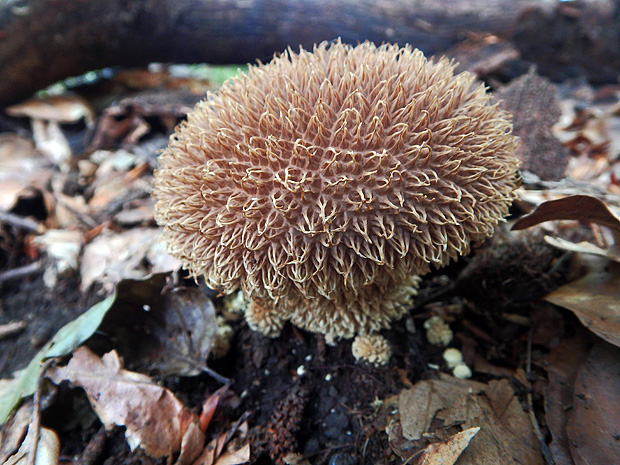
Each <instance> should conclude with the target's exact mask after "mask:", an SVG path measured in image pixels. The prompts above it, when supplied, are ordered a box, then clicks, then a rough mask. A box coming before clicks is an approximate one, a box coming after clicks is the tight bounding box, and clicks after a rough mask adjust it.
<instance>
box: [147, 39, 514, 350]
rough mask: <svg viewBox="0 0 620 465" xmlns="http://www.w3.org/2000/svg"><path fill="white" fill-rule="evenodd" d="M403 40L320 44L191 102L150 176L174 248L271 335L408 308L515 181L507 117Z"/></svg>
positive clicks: (348, 328) (464, 248)
mask: <svg viewBox="0 0 620 465" xmlns="http://www.w3.org/2000/svg"><path fill="white" fill-rule="evenodd" d="M454 67H455V64H454V63H453V62H450V61H449V60H447V59H440V60H438V61H434V60H427V59H426V58H425V57H424V55H423V54H422V52H420V51H418V50H414V49H412V48H410V47H402V48H400V47H398V46H397V45H382V46H380V47H377V46H375V45H373V44H372V43H369V42H365V43H362V44H360V45H357V46H355V47H353V46H349V45H345V44H343V43H341V42H340V41H337V42H335V43H322V44H320V45H317V46H315V47H314V50H313V51H312V52H310V51H306V50H303V49H300V51H299V53H295V52H293V51H291V50H288V51H287V52H284V53H283V54H282V55H280V56H278V57H276V58H274V59H273V60H272V61H271V62H270V63H268V64H265V65H262V64H261V65H257V66H253V67H250V69H249V72H248V74H247V75H242V76H240V77H237V78H233V79H230V80H228V81H227V82H226V83H224V85H223V86H222V87H221V88H220V90H219V91H217V92H215V93H210V94H208V96H207V98H206V99H205V100H204V101H202V102H200V103H198V105H197V106H196V108H195V109H194V111H193V112H192V113H190V114H189V115H188V117H187V121H186V122H184V123H182V124H181V125H180V126H179V127H178V128H177V130H176V132H175V133H174V134H173V135H172V136H171V138H170V143H169V146H168V148H167V149H166V150H165V151H164V152H163V154H162V155H161V156H160V158H159V163H160V167H159V169H158V170H157V171H156V174H155V187H154V196H155V198H156V200H157V203H156V207H155V217H156V219H157V221H158V223H159V224H160V225H163V226H164V232H163V237H164V240H165V241H166V242H167V246H168V250H169V251H170V253H171V254H172V255H174V256H176V257H178V258H180V259H181V260H182V261H183V263H184V266H185V267H186V268H187V269H188V270H189V271H190V273H191V274H192V275H193V276H194V277H196V278H197V277H201V276H202V277H204V278H206V281H207V284H208V285H209V286H211V287H213V288H215V289H218V290H220V291H222V292H223V293H230V292H232V291H234V290H235V289H237V288H241V289H242V290H243V291H244V292H245V293H246V294H247V295H248V296H249V299H250V305H249V307H248V309H247V311H246V319H247V321H248V323H249V325H250V327H252V328H253V329H257V330H259V331H261V332H263V333H265V334H268V335H271V336H275V335H277V334H278V333H279V331H280V329H281V328H282V326H283V324H284V322H285V321H287V320H290V321H291V322H292V323H293V324H295V325H297V326H299V327H302V328H305V329H308V330H310V331H314V332H318V333H323V334H325V335H326V338H327V340H328V341H333V340H334V339H336V338H350V337H353V336H354V335H356V334H368V333H371V332H373V331H377V330H379V329H382V328H386V327H388V326H389V324H390V322H391V321H393V320H395V319H397V318H400V317H401V316H402V315H403V314H404V313H406V311H407V304H408V302H409V300H410V298H411V296H412V294H414V293H415V290H414V284H415V283H416V279H417V278H416V275H420V274H424V273H426V272H428V271H429V270H430V269H431V267H432V266H435V267H440V266H443V265H445V264H447V263H448V262H449V261H450V260H453V259H456V258H457V257H458V256H459V255H460V254H465V253H467V252H468V250H469V248H470V245H471V244H478V243H480V242H481V241H483V240H484V239H485V238H487V237H489V236H490V235H491V234H492V233H493V230H494V226H495V225H496V224H497V223H498V221H500V220H501V219H502V218H503V217H504V216H505V215H506V214H507V212H508V207H509V205H510V203H511V202H512V200H513V198H514V193H513V191H514V189H515V188H516V186H517V184H518V174H517V169H518V162H517V159H516V158H515V156H514V155H513V152H514V150H515V147H516V138H515V137H514V136H512V135H511V128H512V126H511V123H510V121H509V118H508V117H507V115H506V113H505V112H504V111H502V110H500V109H499V108H498V107H497V106H496V105H493V104H492V103H491V102H490V97H489V96H488V95H487V94H486V92H485V87H484V86H483V85H481V84H477V83H476V82H475V78H474V76H473V75H472V74H469V73H461V74H458V75H454Z"/></svg>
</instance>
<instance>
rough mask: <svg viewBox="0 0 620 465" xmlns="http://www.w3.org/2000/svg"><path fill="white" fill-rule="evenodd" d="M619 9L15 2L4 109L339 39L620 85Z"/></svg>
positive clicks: (552, 0)
mask: <svg viewBox="0 0 620 465" xmlns="http://www.w3.org/2000/svg"><path fill="white" fill-rule="evenodd" d="M619 11H620V6H619V0H583V1H576V2H570V3H566V4H563V3H562V2H559V1H556V0H452V1H441V0H429V1H415V2H414V1H412V0H131V1H128V0H21V1H20V0H9V1H4V2H0V106H4V105H7V104H9V103H13V102H16V101H18V100H21V99H23V98H25V97H27V96H29V95H30V94H32V93H33V92H35V91H36V90H39V89H41V88H43V87H45V86H47V85H49V84H51V83H53V82H56V81H58V80H60V79H63V78H66V77H68V76H74V75H80V74H82V73H84V72H86V71H89V70H93V69H100V68H104V67H109V66H142V65H145V64H147V63H150V62H177V63H196V62H208V63H245V62H248V61H249V62H252V61H254V60H256V59H261V60H266V59H269V58H270V57H271V56H272V55H273V53H274V52H278V51H281V50H283V49H284V48H286V47H287V46H289V45H290V46H292V47H293V48H297V47H298V46H299V45H303V46H304V47H310V46H311V45H312V44H313V43H315V42H320V41H322V40H330V39H334V38H336V37H342V39H343V41H345V42H350V43H356V42H358V41H362V40H366V39H368V40H372V41H374V42H378V43H380V42H383V41H389V42H397V43H401V44H404V43H410V44H412V45H414V46H415V47H418V48H420V49H422V50H423V51H424V52H425V53H427V54H436V53H440V52H442V51H445V50H447V49H449V48H450V47H452V46H454V45H455V44H456V43H458V42H459V41H461V40H462V39H463V38H465V37H466V36H467V35H468V34H470V33H472V32H474V33H489V34H494V35H498V36H500V37H502V38H504V39H509V40H514V43H516V44H517V46H518V48H519V50H520V51H521V53H522V57H523V58H525V59H526V60H530V61H532V62H535V63H539V69H540V71H541V72H542V73H543V74H547V75H552V76H553V77H555V78H556V79H561V78H562V77H564V76H566V75H567V74H569V75H570V74H575V73H577V74H580V73H581V74H584V75H586V76H587V77H588V78H589V79H591V80H592V81H593V82H614V81H615V80H617V78H618V75H619V74H620V21H618V17H619Z"/></svg>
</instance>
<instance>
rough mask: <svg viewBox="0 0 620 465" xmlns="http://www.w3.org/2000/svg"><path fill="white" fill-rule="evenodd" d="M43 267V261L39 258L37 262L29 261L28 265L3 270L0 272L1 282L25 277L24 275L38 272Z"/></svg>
mask: <svg viewBox="0 0 620 465" xmlns="http://www.w3.org/2000/svg"><path fill="white" fill-rule="evenodd" d="M41 268H43V261H42V260H38V261H36V262H33V263H29V264H28V265H24V266H19V267H17V268H12V269H10V270H7V271H3V272H2V273H0V283H4V282H6V281H11V280H13V279H19V278H23V277H24V276H30V275H31V274H36V273H38V272H39V271H40V270H41Z"/></svg>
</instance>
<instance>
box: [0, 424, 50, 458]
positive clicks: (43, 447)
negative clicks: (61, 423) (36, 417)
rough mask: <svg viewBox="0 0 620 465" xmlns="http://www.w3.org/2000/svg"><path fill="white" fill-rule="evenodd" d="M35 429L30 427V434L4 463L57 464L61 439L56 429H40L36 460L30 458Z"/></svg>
mask: <svg viewBox="0 0 620 465" xmlns="http://www.w3.org/2000/svg"><path fill="white" fill-rule="evenodd" d="M33 440H34V430H33V429H32V427H29V428H28V434H27V435H26V438H25V439H24V442H22V444H21V446H20V448H19V450H18V451H17V452H16V453H15V454H14V455H12V456H11V457H9V458H8V460H7V461H6V462H4V464H3V465H27V464H28V463H34V464H35V465H57V464H58V457H59V455H60V440H59V439H58V436H57V435H56V433H55V432H54V431H52V430H51V429H47V428H41V429H40V430H39V442H38V443H37V450H36V451H34V452H35V457H34V461H31V460H30V455H31V454H32V453H33V450H32V448H33Z"/></svg>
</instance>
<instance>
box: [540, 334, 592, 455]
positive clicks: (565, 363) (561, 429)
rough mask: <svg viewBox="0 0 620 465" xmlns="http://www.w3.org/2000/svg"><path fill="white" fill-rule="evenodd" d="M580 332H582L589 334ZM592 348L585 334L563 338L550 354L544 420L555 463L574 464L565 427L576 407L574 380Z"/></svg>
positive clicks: (547, 368)
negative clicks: (574, 403)
mask: <svg viewBox="0 0 620 465" xmlns="http://www.w3.org/2000/svg"><path fill="white" fill-rule="evenodd" d="M581 329H582V331H583V332H585V331H586V330H585V329H583V328H581ZM585 336H587V334H586V335H585ZM589 346H590V344H589V343H588V341H587V337H584V334H579V335H578V336H576V337H573V338H571V339H564V340H563V341H562V342H561V343H560V344H559V345H558V346H557V347H556V348H555V349H553V350H552V352H551V353H550V354H549V358H548V361H547V364H546V370H547V377H548V383H547V386H546V387H545V393H544V397H545V413H546V416H545V419H546V422H547V427H548V428H549V431H550V433H551V437H552V438H553V441H551V444H550V445H549V449H550V450H551V453H552V455H553V458H554V459H555V461H556V463H559V464H563V465H573V464H574V462H573V459H572V455H571V451H570V447H569V440H568V434H567V432H566V425H567V423H568V418H569V415H570V411H571V409H572V406H573V394H574V385H575V379H576V378H577V373H578V371H579V368H580V367H581V365H582V364H583V362H584V361H585V360H586V357H587V356H588V352H589V350H590V347H589Z"/></svg>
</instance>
